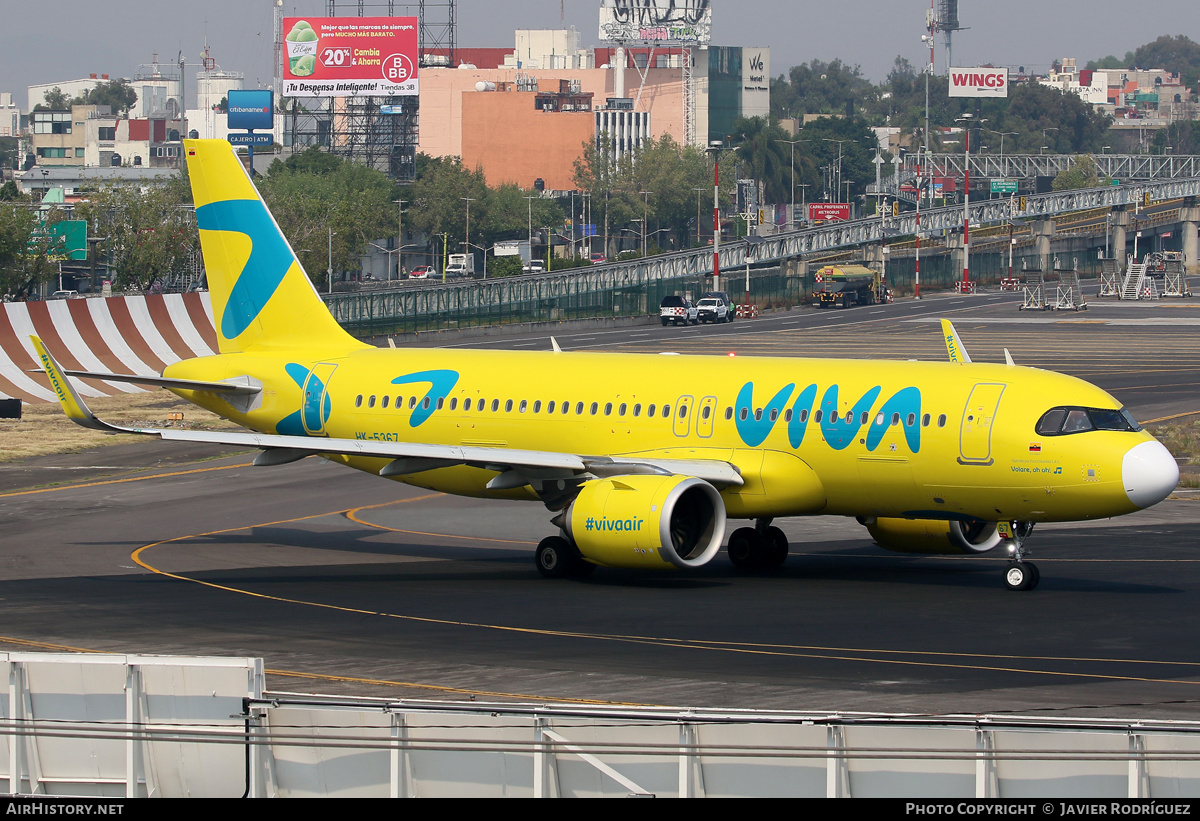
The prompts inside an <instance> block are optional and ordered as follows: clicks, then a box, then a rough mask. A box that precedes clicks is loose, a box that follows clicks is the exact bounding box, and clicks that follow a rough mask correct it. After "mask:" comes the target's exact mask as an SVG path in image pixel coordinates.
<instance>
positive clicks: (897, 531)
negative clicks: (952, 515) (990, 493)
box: [863, 519, 1004, 554]
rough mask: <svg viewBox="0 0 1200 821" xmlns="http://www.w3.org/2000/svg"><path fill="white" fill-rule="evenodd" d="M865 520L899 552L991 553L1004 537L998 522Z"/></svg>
mask: <svg viewBox="0 0 1200 821" xmlns="http://www.w3.org/2000/svg"><path fill="white" fill-rule="evenodd" d="M863 524H865V525H866V526H867V530H868V531H870V533H871V536H872V537H873V538H874V539H875V543H876V544H878V545H879V546H880V547H882V548H884V549H885V550H894V551H896V552H898V553H952V554H963V553H967V554H975V553H987V552H988V551H989V550H992V549H993V548H995V547H998V546H999V545H1000V543H1001V542H1002V541H1004V537H1003V536H1001V535H1000V531H999V528H998V527H997V524H996V522H981V521H978V520H972V521H969V522H959V521H943V520H940V519H875V520H874V521H867V522H863Z"/></svg>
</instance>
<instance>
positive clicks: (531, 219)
mask: <svg viewBox="0 0 1200 821" xmlns="http://www.w3.org/2000/svg"><path fill="white" fill-rule="evenodd" d="M525 199H526V200H528V201H529V259H528V260H527V262H530V263H532V262H533V201H534V200H536V199H537V197H526V198H525Z"/></svg>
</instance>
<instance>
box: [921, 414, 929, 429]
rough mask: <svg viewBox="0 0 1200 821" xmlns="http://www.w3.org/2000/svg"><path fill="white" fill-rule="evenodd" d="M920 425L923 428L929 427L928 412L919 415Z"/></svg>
mask: <svg viewBox="0 0 1200 821" xmlns="http://www.w3.org/2000/svg"><path fill="white" fill-rule="evenodd" d="M921 427H923V428H927V427H929V414H925V415H924V416H922V417H921Z"/></svg>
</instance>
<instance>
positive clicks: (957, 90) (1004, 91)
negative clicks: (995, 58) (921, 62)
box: [950, 67, 1008, 97]
mask: <svg viewBox="0 0 1200 821" xmlns="http://www.w3.org/2000/svg"><path fill="white" fill-rule="evenodd" d="M950 96H951V97H1007V96H1008V69H1007V68H990V67H987V68H952V69H950Z"/></svg>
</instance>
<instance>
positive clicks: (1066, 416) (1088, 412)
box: [1037, 408, 1141, 436]
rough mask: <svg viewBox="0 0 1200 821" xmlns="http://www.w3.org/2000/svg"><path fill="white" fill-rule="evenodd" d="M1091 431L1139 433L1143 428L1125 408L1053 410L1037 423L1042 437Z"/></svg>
mask: <svg viewBox="0 0 1200 821" xmlns="http://www.w3.org/2000/svg"><path fill="white" fill-rule="evenodd" d="M1089 430H1117V431H1139V430H1141V427H1140V426H1139V425H1138V423H1137V422H1136V421H1135V420H1134V418H1133V416H1132V415H1131V414H1130V413H1129V411H1127V410H1125V409H1124V408H1122V409H1121V410H1111V409H1108V408H1051V409H1050V410H1048V411H1046V412H1045V413H1044V414H1042V418H1041V419H1039V420H1038V423H1037V432H1038V435H1040V436H1066V435H1067V434H1071V433H1083V432H1085V431H1089Z"/></svg>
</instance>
